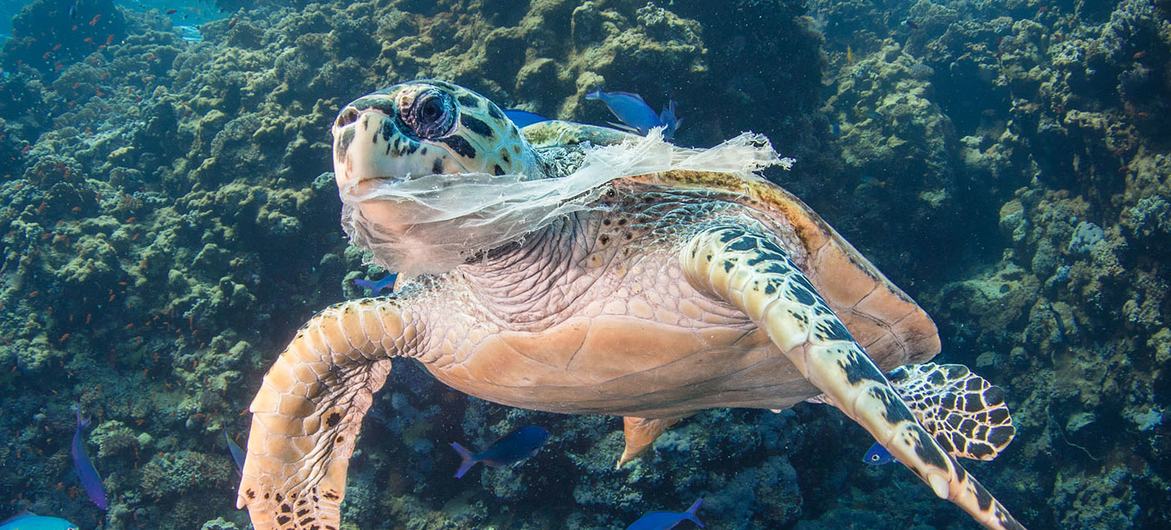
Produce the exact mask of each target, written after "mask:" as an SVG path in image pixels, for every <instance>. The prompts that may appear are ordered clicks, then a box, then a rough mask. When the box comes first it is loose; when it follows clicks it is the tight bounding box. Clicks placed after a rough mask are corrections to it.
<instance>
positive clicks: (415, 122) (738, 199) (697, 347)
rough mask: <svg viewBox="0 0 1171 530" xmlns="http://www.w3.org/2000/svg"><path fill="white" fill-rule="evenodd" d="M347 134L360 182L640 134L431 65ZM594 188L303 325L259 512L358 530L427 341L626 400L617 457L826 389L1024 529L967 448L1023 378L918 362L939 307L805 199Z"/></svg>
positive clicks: (479, 382) (1007, 434)
mask: <svg viewBox="0 0 1171 530" xmlns="http://www.w3.org/2000/svg"><path fill="white" fill-rule="evenodd" d="M333 137H334V169H335V176H336V179H337V182H338V185H339V186H341V189H342V190H347V189H353V187H354V186H359V187H361V186H366V185H372V186H376V185H379V184H385V183H396V182H405V181H408V180H411V179H415V178H417V177H418V176H420V175H432V174H466V173H485V174H489V175H491V174H497V175H499V174H511V175H524V176H526V177H527V178H530V179H546V178H555V177H560V176H564V175H567V174H569V173H570V172H573V171H574V170H575V169H576V168H577V166H578V165H580V164H581V160H582V157H581V156H578V155H580V153H581V152H582V151H585V150H587V149H592V148H593V147H591V146H597V145H605V144H615V143H618V142H624V141H630V140H632V139H635V138H637V137H633V136H631V135H628V134H626V133H622V132H619V131H614V130H611V129H606V128H601V127H591V126H585V125H579V124H573V123H568V122H560V121H552V122H543V123H539V124H534V125H530V126H528V127H526V128H525V129H524V130H523V131H521V130H518V129H517V128H516V127H515V126H513V124H512V123H511V122H510V121H509V120H508V119H507V118H506V117H505V116H504V114H503V113H502V112H501V110H500V108H499V107H497V106H496V105H495V104H493V103H492V102H491V101H489V100H488V99H486V98H484V97H482V96H480V95H479V94H476V93H475V92H472V91H471V90H467V89H465V88H462V87H459V86H456V85H453V84H450V83H446V82H442V81H434V80H428V81H415V82H408V83H403V84H399V85H395V86H393V87H391V88H389V89H385V90H380V91H377V92H374V93H372V94H369V95H367V96H364V97H362V98H359V99H357V100H355V101H354V102H352V103H350V104H349V105H347V106H346V107H345V108H344V109H343V110H342V111H341V113H340V114H339V115H338V117H337V119H336V121H335V122H334V124H333ZM469 200H470V199H469ZM590 200H591V201H593V203H594V204H593V206H594V207H593V208H590V209H585V210H577V211H573V212H571V213H568V214H566V215H564V216H560V217H558V218H557V219H555V220H553V221H552V222H549V223H547V224H545V225H543V226H541V227H540V228H539V229H536V230H535V231H533V232H532V233H528V234H526V235H525V237H523V238H521V239H519V240H516V241H512V242H509V243H507V244H503V245H501V246H499V247H498V248H493V249H489V250H488V251H486V252H474V253H469V254H468V255H467V259H466V262H465V263H462V264H459V265H457V266H455V267H454V268H453V269H452V270H450V271H447V272H444V273H440V274H426V275H421V276H416V277H414V278H410V279H406V280H405V281H403V282H402V283H401V284H400V286H399V287H398V288H397V289H398V291H397V293H396V294H395V295H394V296H390V297H381V298H364V299H358V300H350V301H347V302H342V303H339V304H336V305H334V306H332V307H330V308H328V309H326V310H324V311H322V312H321V313H319V314H318V315H316V316H315V317H313V318H312V319H311V320H310V321H309V322H308V323H306V324H305V325H304V326H303V327H301V329H300V330H299V331H297V333H296V336H295V337H294V338H293V339H292V342H291V343H290V344H289V346H288V347H287V349H285V350H284V352H283V353H282V354H281V355H280V357H279V358H278V359H277V360H276V362H275V363H274V364H273V366H272V367H271V369H270V370H269V371H268V373H267V375H266V376H265V377H264V381H263V384H262V386H261V388H260V391H259V392H258V393H257V395H256V398H255V400H254V401H253V402H252V405H251V409H250V410H251V412H252V414H253V421H252V430H251V435H250V437H249V439H248V455H247V460H246V464H245V467H244V476H243V479H242V481H241V484H240V488H239V497H238V501H237V502H238V505H239V506H240V507H244V506H247V507H248V509H249V511H250V515H251V518H252V522H253V524H254V525H255V527H256V528H257V529H260V530H267V529H273V528H279V529H282V530H284V529H321V530H325V529H334V530H336V529H337V528H339V527H340V513H339V504H340V503H341V501H342V496H343V495H344V491H345V483H346V470H347V465H348V460H349V458H350V455H351V454H352V452H353V449H354V445H355V442H356V438H357V435H358V432H359V429H360V427H361V421H362V418H363V416H364V415H365V414H366V411H367V409H368V408H369V407H370V404H371V401H372V396H373V394H374V393H375V392H376V391H378V390H379V388H381V387H382V385H383V383H384V381H385V380H386V377H387V374H388V373H389V372H390V368H391V362H392V359H395V358H404V357H409V358H413V359H416V360H418V361H420V362H421V363H422V365H423V366H425V367H426V369H427V370H428V371H430V372H431V374H433V375H434V376H435V377H436V378H438V379H439V380H440V381H442V382H444V383H446V384H447V385H449V386H451V387H453V388H455V389H458V390H461V391H463V392H465V393H468V394H471V395H473V396H477V397H479V398H482V399H486V400H489V401H494V402H497V403H502V404H506V405H511V406H517V407H524V408H529V409H536V410H544V411H553V412H561V413H572V414H611V415H618V416H624V417H625V432H626V436H627V447H626V451H624V454H623V456H622V458H621V460H620V464H621V462H622V461H625V460H628V459H629V458H631V457H633V456H634V455H635V454H637V453H638V452H639V451H641V450H642V449H644V448H646V447H647V446H648V445H649V444H650V443H651V442H652V441H653V440H654V439H655V437H656V436H658V435H659V434H661V433H662V432H663V430H664V429H666V428H667V427H669V426H670V424H672V423H673V422H675V421H677V420H678V419H679V418H682V417H684V416H687V415H689V414H692V413H694V412H696V411H699V410H703V409H708V408H714V407H752V408H763V409H774V410H776V409H783V408H786V407H790V406H792V405H794V404H796V403H798V402H800V401H803V400H808V399H811V398H812V399H814V400H816V401H821V402H825V403H829V404H832V405H834V406H836V407H837V408H838V409H840V410H841V411H842V412H844V413H845V414H846V415H847V416H849V417H850V418H851V419H853V420H855V421H856V422H858V423H859V424H860V425H861V426H862V427H863V428H865V429H866V430H867V431H868V432H869V433H870V434H871V435H873V436H874V437H875V438H876V439H877V440H878V441H879V442H881V443H882V444H883V445H884V446H886V447H887V448H888V449H889V451H890V453H891V454H892V455H893V456H894V458H896V459H897V460H898V461H899V462H901V463H903V464H904V465H906V466H907V467H908V468H910V469H911V470H912V471H913V472H915V473H916V474H917V475H918V476H919V477H920V478H921V479H922V480H923V481H924V482H926V483H927V484H928V485H929V486H930V487H931V488H932V490H933V491H934V492H935V494H936V495H938V496H939V497H943V498H946V499H949V500H951V501H952V502H954V503H955V504H957V505H959V506H960V507H961V508H963V509H964V510H965V511H967V512H968V513H969V514H970V515H971V516H972V517H973V518H975V519H976V520H977V521H979V522H980V523H981V524H983V525H985V526H987V527H989V528H1023V527H1022V526H1021V525H1020V524H1019V523H1018V522H1017V521H1016V520H1015V519H1014V518H1013V517H1012V516H1011V515H1010V514H1009V512H1008V511H1007V510H1006V509H1005V508H1004V507H1003V506H1002V505H1001V504H1000V502H998V501H997V500H996V499H994V498H993V497H992V496H991V495H990V494H989V493H988V492H987V491H986V490H985V489H984V487H983V486H981V485H980V484H979V483H978V482H977V481H976V479H975V478H974V477H973V476H972V475H970V474H968V473H967V472H965V471H964V469H963V468H962V467H961V466H960V464H959V463H958V461H957V460H956V458H955V457H957V456H960V457H968V458H979V459H984V460H987V459H991V458H992V457H994V456H995V455H996V454H997V453H998V452H1000V451H1001V450H1002V449H1003V448H1004V447H1005V446H1006V445H1007V444H1008V442H1009V440H1011V438H1012V437H1013V434H1014V433H1015V431H1014V429H1013V427H1012V425H1011V420H1010V418H1009V415H1008V410H1007V408H1006V407H1005V405H1004V397H1003V393H1002V392H1001V391H1000V389H999V388H997V387H994V386H992V385H990V384H989V383H988V382H987V381H985V380H983V379H981V378H979V377H978V376H976V375H975V374H972V373H971V372H969V371H968V370H967V369H966V368H964V367H963V366H959V365H935V364H916V363H924V362H925V361H927V360H928V359H930V358H931V357H933V356H935V355H936V354H937V353H939V351H940V340H939V336H938V333H937V331H936V327H935V324H934V323H933V322H932V320H931V319H930V318H929V317H928V316H927V314H926V313H925V312H924V311H923V310H922V309H921V308H920V307H919V306H918V305H916V304H915V302H914V301H913V300H911V298H909V297H908V296H907V295H906V294H905V293H903V292H902V291H901V290H899V288H898V287H896V286H895V285H894V284H892V283H891V282H890V281H888V280H887V279H886V278H885V277H884V276H883V275H882V274H881V273H880V272H879V271H878V270H877V269H875V267H874V266H872V265H871V264H870V263H869V262H868V261H867V260H866V259H865V258H863V257H862V256H861V255H860V254H859V253H858V252H857V251H856V250H855V249H854V248H853V247H852V246H850V244H849V243H847V242H846V241H845V240H844V239H842V237H841V236H839V235H838V234H837V232H835V231H834V230H833V229H832V228H830V226H829V225H827V224H826V223H825V222H824V221H823V220H822V219H821V218H820V217H818V216H817V214H815V213H814V212H813V211H812V210H810V209H809V207H807V206H806V205H805V204H804V203H802V202H801V201H800V200H798V199H797V198H796V197H794V196H793V195H791V194H790V193H788V192H787V191H785V190H784V189H782V188H780V187H779V186H776V185H773V184H770V183H768V182H767V181H764V180H763V179H758V180H753V179H747V178H744V177H743V176H742V175H735V174H730V173H716V172H703V171H694V170H671V171H663V172H656V173H652V174H642V175H635V176H627V177H624V178H620V179H617V180H613V181H610V182H606V183H604V184H601V185H600V187H599V189H598V190H595V193H594V194H593V195H591V199H590ZM356 208H358V209H359V210H361V214H362V215H363V216H364V218H365V219H366V222H368V223H372V224H376V225H379V230H380V231H381V233H383V234H397V235H404V234H415V235H414V236H413V237H416V238H418V237H420V236H418V235H417V233H416V232H414V231H413V230H415V228H417V227H416V225H413V224H412V223H411V221H410V219H404V217H403V215H400V214H401V212H400V211H397V210H396V205H395V203H394V202H392V201H368V202H367V203H359V204H357V205H356ZM351 235H353V234H351ZM403 241H407V242H408V245H409V242H410V241H411V239H410V238H404V239H403ZM358 242H360V243H364V244H367V245H369V246H371V248H374V250H375V252H376V253H377V252H378V247H377V246H375V245H373V244H372V242H371V241H369V240H366V239H362V238H358ZM419 243H420V244H421V245H422V244H424V243H426V242H425V241H419ZM904 365H906V366H904ZM900 367H901V368H900ZM896 368H897V370H896ZM892 370H893V371H892ZM888 371H892V372H890V374H889V376H888V375H884V373H885V372H888Z"/></svg>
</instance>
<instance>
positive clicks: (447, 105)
mask: <svg viewBox="0 0 1171 530" xmlns="http://www.w3.org/2000/svg"><path fill="white" fill-rule="evenodd" d="M401 116H402V120H403V122H404V123H405V124H406V125H407V127H408V128H410V130H412V131H414V133H415V135H416V136H418V137H419V138H422V139H432V138H440V137H443V136H447V135H448V134H451V131H452V129H454V126H455V103H454V102H453V101H452V98H451V96H449V95H448V94H446V93H444V92H440V91H438V90H428V91H426V92H423V93H422V94H419V96H418V97H416V98H415V99H414V101H412V102H411V104H410V105H409V106H408V108H406V109H403V112H402V114H401Z"/></svg>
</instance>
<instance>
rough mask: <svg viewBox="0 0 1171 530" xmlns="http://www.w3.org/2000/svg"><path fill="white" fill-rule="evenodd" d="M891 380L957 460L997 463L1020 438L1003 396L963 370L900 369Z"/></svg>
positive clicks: (952, 366) (925, 366)
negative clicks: (1016, 437)
mask: <svg viewBox="0 0 1171 530" xmlns="http://www.w3.org/2000/svg"><path fill="white" fill-rule="evenodd" d="M887 379H889V380H890V383H891V385H892V386H894V388H895V390H896V391H898V393H899V397H901V398H903V402H904V403H906V404H907V406H908V407H910V408H911V411H912V412H914V413H915V417H916V418H918V419H919V423H920V424H922V425H923V428H924V429H927V432H929V433H931V435H932V436H934V437H935V440H936V441H937V442H939V444H940V445H942V446H943V447H944V448H945V449H947V450H948V452H950V453H951V454H952V455H953V456H958V457H961V458H970V459H972V460H992V459H994V458H996V457H997V455H999V454H1000V453H1001V451H1004V448H1006V447H1008V443H1009V442H1011V441H1012V438H1013V436H1016V427H1013V425H1012V416H1011V415H1010V414H1009V413H1008V405H1006V404H1005V403H1004V390H1001V389H1000V387H998V386H994V385H993V384H992V383H989V382H988V381H987V380H985V379H984V378H983V377H980V376H978V375H976V374H974V373H972V371H971V370H968V367H966V366H964V365H962V364H935V363H924V364H914V365H908V366H900V367H898V368H896V369H894V370H891V372H890V373H888V374H887Z"/></svg>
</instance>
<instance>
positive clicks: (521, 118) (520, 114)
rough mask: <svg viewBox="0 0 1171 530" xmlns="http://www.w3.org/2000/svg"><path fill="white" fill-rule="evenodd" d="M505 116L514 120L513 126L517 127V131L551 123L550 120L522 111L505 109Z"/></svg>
mask: <svg viewBox="0 0 1171 530" xmlns="http://www.w3.org/2000/svg"><path fill="white" fill-rule="evenodd" d="M504 115H505V116H508V119H510V120H512V124H513V125H516V128H517V129H524V128H525V127H528V126H529V125H532V124H534V123H541V122H543V121H550V120H549V118H546V117H544V116H541V115H540V114H536V113H534V112H529V111H527V110H520V109H504Z"/></svg>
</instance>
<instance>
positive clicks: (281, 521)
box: [276, 515, 293, 525]
mask: <svg viewBox="0 0 1171 530" xmlns="http://www.w3.org/2000/svg"><path fill="white" fill-rule="evenodd" d="M292 520H293V518H292V517H289V516H287V515H278V516H277V517H276V523H277V524H280V525H284V524H288V523H289V521H292Z"/></svg>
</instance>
